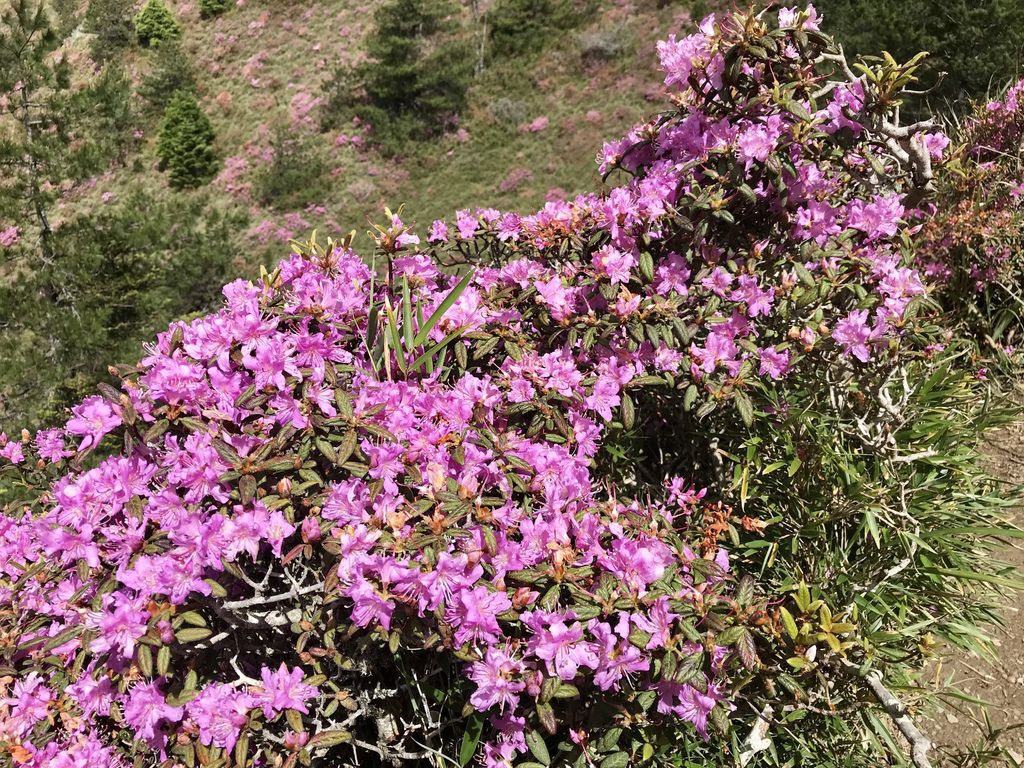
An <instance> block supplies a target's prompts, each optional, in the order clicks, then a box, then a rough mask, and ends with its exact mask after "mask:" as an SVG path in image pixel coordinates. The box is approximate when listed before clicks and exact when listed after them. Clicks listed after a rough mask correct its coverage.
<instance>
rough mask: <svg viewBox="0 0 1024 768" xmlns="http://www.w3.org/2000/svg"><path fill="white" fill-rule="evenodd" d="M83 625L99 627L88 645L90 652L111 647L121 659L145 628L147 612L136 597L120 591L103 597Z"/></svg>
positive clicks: (127, 658)
mask: <svg viewBox="0 0 1024 768" xmlns="http://www.w3.org/2000/svg"><path fill="white" fill-rule="evenodd" d="M87 626H89V627H90V628H91V629H95V630H98V631H99V636H98V637H97V638H96V639H95V640H93V641H92V643H90V645H89V650H91V651H92V652H93V653H107V652H108V651H112V652H114V653H116V654H118V655H119V656H120V658H121V659H122V660H124V661H130V660H131V659H132V657H133V656H134V654H135V644H136V642H138V640H139V638H141V637H142V636H143V635H144V634H146V632H147V631H148V629H149V614H148V613H147V612H146V610H145V608H144V606H143V605H142V604H141V602H140V601H138V600H131V599H129V598H128V597H126V596H125V595H124V594H123V593H121V592H114V593H113V594H111V595H107V596H106V597H105V598H104V606H103V610H101V611H96V612H94V613H92V614H90V616H89V618H88V621H87Z"/></svg>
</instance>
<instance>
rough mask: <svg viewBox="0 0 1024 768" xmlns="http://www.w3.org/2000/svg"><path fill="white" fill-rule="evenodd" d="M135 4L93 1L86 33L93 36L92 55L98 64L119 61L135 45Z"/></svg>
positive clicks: (120, 0) (126, 0) (119, 0)
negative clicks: (124, 51)
mask: <svg viewBox="0 0 1024 768" xmlns="http://www.w3.org/2000/svg"><path fill="white" fill-rule="evenodd" d="M134 8H135V3H134V2H133V0H90V2H89V8H88V10H87V11H86V13H85V31H86V32H91V33H92V34H93V36H94V37H93V39H92V41H91V42H90V44H89V55H90V56H91V57H92V59H93V61H95V62H97V63H100V64H102V63H105V62H107V61H110V60H111V59H113V58H115V57H116V56H117V55H118V54H119V53H120V52H121V51H122V50H124V49H125V48H129V47H131V46H132V45H134V44H135V26H134V24H133V23H132V11H133V10H134Z"/></svg>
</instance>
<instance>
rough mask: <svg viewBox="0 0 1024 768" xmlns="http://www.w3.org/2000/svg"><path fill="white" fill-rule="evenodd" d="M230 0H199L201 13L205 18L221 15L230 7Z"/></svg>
mask: <svg viewBox="0 0 1024 768" xmlns="http://www.w3.org/2000/svg"><path fill="white" fill-rule="evenodd" d="M229 5H230V3H229V2H228V0H199V15H200V16H202V17H203V18H204V19H212V18H213V17H214V16H220V15H221V14H222V13H224V11H226V10H227V9H228V6H229Z"/></svg>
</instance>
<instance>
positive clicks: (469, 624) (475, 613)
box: [445, 586, 512, 645]
mask: <svg viewBox="0 0 1024 768" xmlns="http://www.w3.org/2000/svg"><path fill="white" fill-rule="evenodd" d="M511 607H512V601H511V600H509V599H508V595H506V594H505V593H504V592H494V591H492V590H490V589H488V588H487V587H483V586H477V587H473V589H471V590H466V589H463V590H460V591H459V592H458V593H456V594H455V595H453V600H452V602H451V604H450V605H449V606H448V610H447V611H445V620H446V621H447V622H448V623H449V624H451V625H452V626H453V627H454V628H455V642H456V643H457V644H458V645H463V644H465V643H488V644H489V643H495V642H497V640H498V637H499V636H500V634H501V628H500V627H499V626H498V618H497V616H498V614H499V613H503V612H505V611H507V610H508V609H509V608H511Z"/></svg>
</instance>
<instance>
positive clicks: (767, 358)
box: [758, 347, 789, 379]
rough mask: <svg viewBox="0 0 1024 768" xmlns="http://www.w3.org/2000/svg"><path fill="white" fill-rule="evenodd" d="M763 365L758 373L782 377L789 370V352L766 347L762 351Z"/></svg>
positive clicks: (775, 377) (774, 377) (769, 376)
mask: <svg viewBox="0 0 1024 768" xmlns="http://www.w3.org/2000/svg"><path fill="white" fill-rule="evenodd" d="M759 354H760V358H761V365H760V367H759V368H758V373H760V374H761V375H762V376H768V378H770V379H781V378H782V377H783V376H785V375H786V373H787V371H789V352H788V351H787V350H782V351H781V352H780V351H778V350H776V349H773V348H772V347H766V348H764V349H762V350H761V351H760V353H759Z"/></svg>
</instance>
